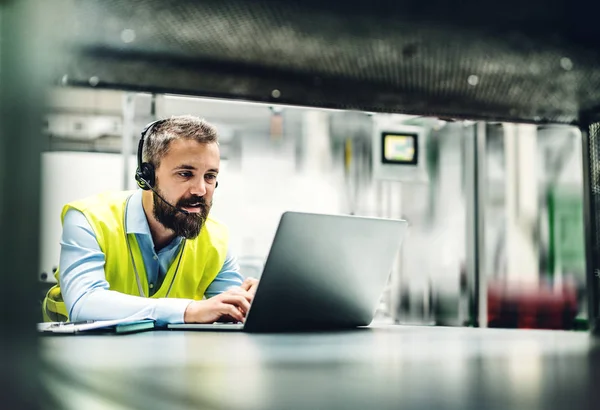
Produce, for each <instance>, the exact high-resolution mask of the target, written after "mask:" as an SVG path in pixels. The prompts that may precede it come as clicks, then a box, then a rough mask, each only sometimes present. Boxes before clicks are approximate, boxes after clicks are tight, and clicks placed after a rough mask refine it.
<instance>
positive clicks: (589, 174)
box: [581, 122, 600, 335]
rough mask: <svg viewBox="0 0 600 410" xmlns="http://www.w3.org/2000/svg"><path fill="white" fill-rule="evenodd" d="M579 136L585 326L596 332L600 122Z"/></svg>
mask: <svg viewBox="0 0 600 410" xmlns="http://www.w3.org/2000/svg"><path fill="white" fill-rule="evenodd" d="M581 135H582V138H583V144H582V148H583V149H582V153H583V161H582V163H583V217H584V223H585V244H586V279H587V304H588V306H587V307H588V322H589V328H590V330H591V332H592V333H593V334H596V335H598V334H600V321H599V320H598V319H599V316H600V248H599V245H600V241H599V239H600V232H598V217H599V216H600V214H599V211H600V206H599V205H600V204H599V202H600V191H599V190H600V180H599V178H600V174H599V172H600V143H599V141H598V140H599V139H600V123H591V122H590V123H589V125H588V126H584V127H582V128H581Z"/></svg>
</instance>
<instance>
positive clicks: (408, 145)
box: [381, 132, 418, 165]
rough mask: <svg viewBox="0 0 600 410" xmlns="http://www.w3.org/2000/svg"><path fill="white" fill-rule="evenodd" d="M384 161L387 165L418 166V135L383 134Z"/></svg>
mask: <svg viewBox="0 0 600 410" xmlns="http://www.w3.org/2000/svg"><path fill="white" fill-rule="evenodd" d="M381 142H382V154H383V155H382V160H383V162H384V163H386V164H413V165H416V164H417V157H418V155H417V154H418V140H417V135H416V134H393V133H387V132H384V133H383V134H382V141H381Z"/></svg>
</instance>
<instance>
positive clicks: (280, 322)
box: [168, 212, 407, 332]
mask: <svg viewBox="0 0 600 410" xmlns="http://www.w3.org/2000/svg"><path fill="white" fill-rule="evenodd" d="M406 230H407V222H406V221H403V220H392V219H381V218H368V217H358V216H345V215H323V214H311V213H301V212H286V213H284V214H283V215H282V217H281V219H280V221H279V226H278V228H277V232H276V233H275V238H274V239H273V244H272V245H271V250H270V252H269V255H268V257H267V261H266V263H265V266H264V269H263V273H262V275H261V277H260V282H259V285H258V287H257V290H256V294H255V296H254V299H253V301H252V304H251V306H250V310H249V311H248V313H247V315H246V321H245V322H244V323H243V324H233V323H214V324H170V325H168V328H169V329H173V330H176V329H178V330H223V331H225V330H243V331H246V332H285V331H311V330H335V329H349V328H356V327H359V326H367V325H369V324H370V323H371V321H372V320H373V317H374V316H375V312H376V310H377V306H378V305H379V300H380V298H381V294H382V292H383V290H384V288H385V286H386V283H387V281H388V278H389V276H390V273H391V270H392V265H393V263H394V261H395V258H396V255H397V253H398V250H399V248H400V245H401V243H402V240H403V238H404V236H405V234H406Z"/></svg>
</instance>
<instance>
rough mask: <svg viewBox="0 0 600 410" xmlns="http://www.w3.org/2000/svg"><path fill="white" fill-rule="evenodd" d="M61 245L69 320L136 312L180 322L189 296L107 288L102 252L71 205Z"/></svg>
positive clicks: (62, 281)
mask: <svg viewBox="0 0 600 410" xmlns="http://www.w3.org/2000/svg"><path fill="white" fill-rule="evenodd" d="M60 245H61V252H60V265H59V266H60V271H59V275H60V287H61V293H62V295H63V299H64V301H65V304H66V307H67V311H68V312H69V319H70V320H71V321H76V320H107V319H122V318H125V317H128V316H131V315H137V314H139V315H142V316H146V317H149V318H152V319H155V320H156V321H157V323H159V324H165V323H183V321H184V312H185V310H186V308H187V306H188V305H189V304H190V303H191V302H192V300H191V299H174V298H171V299H167V298H160V299H150V298H143V297H139V296H131V295H125V294H123V293H120V292H115V291H111V290H109V288H110V287H109V284H108V282H107V281H106V276H105V273H104V263H105V260H106V259H105V255H104V253H103V252H102V251H101V250H100V246H99V245H98V241H97V240H96V235H95V233H94V231H93V230H92V227H91V225H90V224H89V222H88V221H87V219H86V218H85V216H84V215H83V214H82V213H81V212H79V211H77V210H74V209H70V210H69V211H67V213H66V214H65V218H64V222H63V233H62V239H61V243H60Z"/></svg>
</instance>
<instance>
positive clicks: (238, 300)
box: [221, 294, 250, 313]
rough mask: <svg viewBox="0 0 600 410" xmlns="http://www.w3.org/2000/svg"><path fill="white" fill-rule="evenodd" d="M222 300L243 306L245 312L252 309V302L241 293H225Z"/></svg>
mask: <svg viewBox="0 0 600 410" xmlns="http://www.w3.org/2000/svg"><path fill="white" fill-rule="evenodd" d="M221 301H222V302H223V303H228V304H230V305H234V306H237V307H239V308H241V309H242V310H243V311H244V313H245V312H248V310H250V302H248V300H247V299H246V298H245V297H243V296H240V295H233V294H224V296H223V298H222V299H221Z"/></svg>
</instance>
